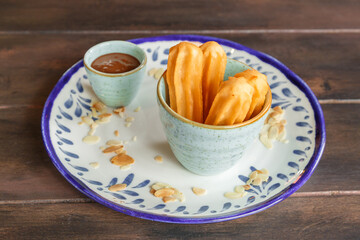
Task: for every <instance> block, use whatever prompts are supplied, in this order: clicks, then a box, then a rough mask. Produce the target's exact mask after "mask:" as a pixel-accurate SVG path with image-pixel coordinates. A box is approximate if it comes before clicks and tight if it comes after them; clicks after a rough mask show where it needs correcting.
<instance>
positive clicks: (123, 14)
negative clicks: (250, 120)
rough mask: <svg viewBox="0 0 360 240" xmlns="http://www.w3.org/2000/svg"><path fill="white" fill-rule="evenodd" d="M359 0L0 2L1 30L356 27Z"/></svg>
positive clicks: (83, 0)
mask: <svg viewBox="0 0 360 240" xmlns="http://www.w3.org/2000/svg"><path fill="white" fill-rule="evenodd" d="M359 8H360V3H359V1H356V0H344V1H337V0H329V1H323V0H306V1H291V2H284V1H281V0H272V1H251V0H245V1H237V0H228V1H209V0H199V1H189V0H187V1H143V0H132V1H126V0H122V1H118V0H109V1H106V2H104V1H99V0H97V1H87V0H78V1H57V0H49V1H41V0H34V1H31V2H30V1H21V0H15V1H14V0H4V1H2V2H1V8H0V31H1V30H8V31H9V30H10V31H11V30H66V31H68V30H159V29H170V30H171V29H172V30H204V29H215V30H217V29H255V28H257V29H282V28H287V29H304V28H305V29H309V28H311V29H321V28H325V29H327V28H359V26H360V18H359V17H358V9H359Z"/></svg>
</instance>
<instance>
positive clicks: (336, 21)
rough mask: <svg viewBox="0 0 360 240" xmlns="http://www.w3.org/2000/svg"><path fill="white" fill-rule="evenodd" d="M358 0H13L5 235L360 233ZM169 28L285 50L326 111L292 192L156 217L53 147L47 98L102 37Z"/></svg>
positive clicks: (0, 38)
mask: <svg viewBox="0 0 360 240" xmlns="http://www.w3.org/2000/svg"><path fill="white" fill-rule="evenodd" d="M359 10H360V1H357V0H343V1H335V0H329V1H322V0H311V1H310V0H304V1H287V3H285V1H279V0H272V1H254V0H251V1H250V0H249V1H238V0H231V1H209V0H208V1H202V0H201V1H196V0H193V1H176V2H175V1H146V0H133V1H115V0H109V1H100V0H94V1H89V0H78V1H68V0H63V1H55V0H47V1H41V0H33V1H21V0H13V1H12V0H3V1H1V7H0V139H1V141H0V143H1V144H0V157H1V163H0V176H1V181H0V239H22V238H31V239H53V238H58V239H79V238H83V239H100V238H104V239H112V238H124V239H129V238H139V239H148V238H157V239H160V238H217V239H234V238H239V239H244V238H246V239H359V238H360V227H359V226H360V162H359V160H360V150H359V149H360V120H359V119H360V91H359V90H360V81H359V75H360V15H359ZM166 34H203V35H210V36H216V37H220V38H226V39H229V40H233V41H235V42H239V43H241V44H243V45H246V46H248V47H251V48H254V49H256V50H260V51H263V52H265V53H268V54H270V55H272V56H274V57H275V58H277V59H279V60H280V61H281V62H283V63H284V64H285V65H287V66H288V67H289V68H290V69H292V70H293V71H294V72H295V73H297V74H298V75H299V76H300V77H302V78H303V79H304V80H305V81H306V83H307V84H308V85H309V86H310V87H311V89H312V90H313V91H314V93H315V94H316V96H317V97H318V99H319V101H320V103H321V106H322V108H323V111H324V115H325V120H326V129H327V143H326V148H325V153H324V155H323V157H322V159H321V161H320V164H319V166H318V167H317V169H316V171H315V173H314V174H313V176H312V177H311V178H310V180H309V181H308V182H307V183H306V184H305V185H304V186H303V187H302V188H301V189H300V190H299V191H297V192H296V193H295V194H293V195H292V196H291V197H290V198H288V199H286V200H285V201H283V202H281V203H280V204H278V205H276V206H274V207H272V208H270V209H268V210H265V211H263V212H260V213H258V214H255V215H251V216H249V217H245V218H241V219H237V220H233V221H228V222H222V223H214V224H204V225H177V224H166V223H159V222H151V221H147V220H142V219H138V218H134V217H130V216H127V215H125V214H121V213H118V212H115V211H113V210H111V209H108V208H106V207H104V206H102V205H100V204H98V203H95V202H93V201H92V200H91V199H89V198H87V197H85V196H84V195H82V194H81V193H80V192H78V191H77V190H76V189H75V188H74V187H72V186H71V185H70V184H69V183H68V182H67V181H66V180H65V179H64V178H63V177H62V176H61V174H60V173H59V172H58V171H57V170H56V169H55V167H54V166H53V165H52V163H51V160H50V158H49V157H48V156H47V153H46V151H45V148H44V146H43V142H42V137H41V133H40V117H41V112H42V108H43V104H44V102H45V100H46V98H47V96H48V95H49V93H50V91H51V89H52V88H53V87H54V85H55V84H56V82H57V81H58V79H59V78H60V76H61V75H62V73H63V72H64V71H66V70H67V69H68V68H69V67H70V66H71V65H73V64H74V63H75V62H76V61H78V60H79V59H81V58H82V57H83V54H84V53H85V51H86V50H87V49H88V48H89V47H91V46H92V45H94V44H96V43H98V42H102V41H106V40H112V39H124V40H126V39H131V38H139V37H147V36H155V35H166Z"/></svg>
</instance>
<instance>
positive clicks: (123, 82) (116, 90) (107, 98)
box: [84, 41, 146, 107]
mask: <svg viewBox="0 0 360 240" xmlns="http://www.w3.org/2000/svg"><path fill="white" fill-rule="evenodd" d="M109 53H126V54H129V55H132V56H134V57H135V58H137V60H139V62H140V65H139V66H138V67H137V68H135V69H133V70H131V71H128V72H124V73H103V72H100V71H97V70H96V69H94V68H92V67H91V64H92V62H93V61H94V60H95V59H96V58H98V57H100V56H102V55H105V54H109ZM84 65H85V70H86V73H87V76H88V78H89V80H90V84H91V86H92V88H93V90H94V92H95V94H96V96H97V97H98V98H99V99H100V100H101V101H102V102H103V103H105V104H106V105H108V106H109V107H120V106H127V105H129V104H130V102H131V101H132V100H133V99H134V98H135V96H136V94H137V92H138V91H139V88H140V85H141V83H142V80H143V79H144V77H145V72H146V53H145V52H144V51H143V50H142V49H141V48H140V47H138V46H137V45H135V44H133V43H131V42H126V41H108V42H102V43H99V44H97V45H95V46H93V47H91V48H90V49H89V50H88V51H87V52H86V53H85V56H84Z"/></svg>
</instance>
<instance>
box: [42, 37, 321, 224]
mask: <svg viewBox="0 0 360 240" xmlns="http://www.w3.org/2000/svg"><path fill="white" fill-rule="evenodd" d="M184 40H187V41H193V42H206V41H217V42H219V43H220V44H221V45H222V46H223V47H224V50H225V51H226V52H227V55H228V57H229V58H234V59H237V60H239V61H243V62H245V63H246V64H248V65H250V66H251V67H253V68H255V69H257V70H258V71H260V72H262V73H264V74H266V75H267V77H268V82H269V84H270V86H271V89H272V93H273V106H277V105H279V106H281V107H282V108H284V109H285V110H286V113H285V119H286V120H287V122H288V123H287V125H286V131H287V138H288V140H289V143H288V144H283V143H280V142H275V144H274V148H273V149H271V150H269V149H266V148H265V147H264V146H263V145H262V144H261V143H260V141H259V140H256V141H255V142H254V143H253V145H252V146H251V148H250V149H249V150H248V151H247V154H246V155H245V156H244V157H243V159H242V161H240V162H239V163H238V164H237V165H236V166H235V167H233V168H231V169H230V170H228V171H226V172H224V173H222V174H220V175H217V176H198V175H195V174H193V173H191V172H189V171H187V170H186V169H185V168H183V167H182V165H181V164H180V163H178V161H177V160H176V158H175V157H174V155H173V154H172V152H171V150H170V147H169V145H168V143H167V141H166V138H165V135H164V132H163V129H162V126H161V123H160V119H159V116H158V107H157V103H156V84H157V81H156V80H155V79H154V78H153V77H149V76H148V77H146V79H144V82H143V84H142V86H141V89H140V92H139V94H138V95H137V97H136V99H135V100H134V101H133V102H132V103H131V105H130V106H128V107H127V110H126V114H127V115H128V116H132V117H134V118H135V121H134V122H133V124H132V125H131V127H129V128H127V127H125V121H124V119H122V118H120V117H118V116H113V117H112V119H111V121H110V123H107V124H104V125H100V126H99V127H98V129H97V131H96V133H95V135H97V136H100V137H101V141H100V142H99V143H98V144H96V145H87V144H85V143H83V142H82V138H83V137H84V136H85V135H86V134H87V132H88V130H89V128H88V126H86V125H81V126H79V125H78V122H79V121H80V116H84V115H86V114H87V113H90V111H89V103H90V99H93V98H96V97H95V94H94V92H93V90H92V89H91V86H90V84H89V81H88V79H87V77H86V73H85V70H84V67H83V62H82V61H80V62H78V63H76V64H75V65H74V66H72V67H71V68H70V69H69V70H68V71H67V72H66V73H65V74H64V75H63V76H62V78H61V79H60V80H59V82H58V83H57V85H56V86H55V88H54V89H53V91H52V93H51V94H50V96H49V98H48V100H47V102H46V104H45V107H44V112H43V118H42V133H43V138H44V142H45V146H46V148H47V151H48V153H49V156H50V157H51V159H52V161H53V163H54V165H55V166H56V167H57V169H58V170H59V171H60V172H61V173H62V174H63V175H64V177H65V178H66V179H67V180H68V181H69V182H70V183H71V184H73V185H74V186H75V187H76V188H77V189H79V190H80V191H81V192H83V193H84V194H86V195H87V196H89V197H90V198H92V199H94V200H95V201H97V202H99V203H101V204H103V205H105V206H108V207H110V208H112V209H115V210H117V211H120V212H123V213H125V214H129V215H132V216H136V217H140V218H145V219H150V220H156V221H163V222H175V223H207V222H218V221H225V220H230V219H234V218H238V217H243V216H247V215H249V214H253V213H256V212H258V211H261V210H264V209H266V208H268V207H270V206H272V205H274V204H276V203H278V202H280V201H282V200H283V199H285V198H286V197H288V196H289V195H291V194H292V193H293V192H295V191H296V190H297V189H298V188H300V187H301V186H302V185H303V184H304V183H305V182H306V181H307V179H308V178H309V177H310V175H311V174H312V172H313V171H314V169H315V167H316V165H317V163H318V161H319V159H320V157H321V154H322V152H323V148H324V145H325V125H324V119H323V115H322V110H321V108H320V105H319V104H318V101H317V99H316V97H315V96H314V95H313V93H312V92H311V90H310V89H309V88H308V87H307V85H306V84H305V83H304V82H303V81H302V80H301V79H300V78H299V77H298V76H296V75H295V74H294V73H292V72H291V71H290V70H289V69H288V68H286V67H285V66H284V65H283V64H281V63H280V62H278V61H277V60H275V59H273V58H272V57H270V56H268V55H265V54H263V53H260V52H257V51H255V50H252V49H249V48H247V47H244V46H242V45H240V44H238V43H234V42H231V41H228V40H224V39H218V38H212V37H205V36H193V35H172V36H162V37H152V38H143V39H135V40H131V41H132V42H134V43H136V44H139V46H140V47H141V48H143V49H144V50H145V51H146V52H147V54H148V64H147V69H148V70H149V69H152V68H160V67H162V68H164V69H165V68H166V63H167V62H166V60H167V55H168V52H169V48H170V47H171V46H173V45H175V44H177V43H178V42H179V41H184ZM138 106H140V107H141V110H140V111H139V112H134V109H136V108H137V107H138ZM110 110H111V109H110ZM110 110H109V111H110ZM115 130H119V133H120V135H119V136H118V137H116V136H115V135H114V131H115ZM134 136H136V137H137V141H135V142H134V141H132V138H133V137H134ZM110 139H117V140H124V141H129V143H127V144H126V145H125V149H126V150H127V152H128V154H129V155H130V156H132V157H133V158H134V159H135V164H134V165H132V167H131V168H130V169H129V170H127V171H123V170H120V168H119V167H117V166H115V165H113V164H111V163H110V161H109V160H110V156H106V155H104V154H103V153H102V152H101V150H100V149H99V147H100V146H105V142H106V141H107V140H110ZM156 155H161V156H162V157H163V159H164V161H163V163H158V162H156V161H155V160H154V157H155V156H156ZM91 162H98V163H99V164H100V166H99V168H97V169H94V168H92V167H91V166H90V165H89V163H91ZM261 168H266V169H268V170H269V172H270V178H269V181H268V182H265V183H263V184H262V185H261V186H252V187H251V189H250V190H249V191H248V194H247V195H246V196H245V197H243V198H241V199H237V200H230V199H227V198H225V197H224V193H225V192H228V191H233V189H234V187H235V186H237V185H242V184H245V182H246V181H247V176H248V175H249V173H250V172H251V171H252V170H254V169H261ZM156 182H165V183H168V184H170V185H172V186H173V187H175V188H177V189H179V190H180V191H181V192H183V193H184V195H185V197H186V201H185V202H172V203H167V204H164V203H163V202H162V200H161V199H160V198H155V197H154V196H153V195H151V194H150V192H149V190H150V186H151V185H152V184H153V183H156ZM116 183H126V184H127V185H128V187H127V189H126V190H124V191H121V192H117V193H114V192H110V191H108V189H107V188H108V187H109V186H111V185H113V184H116ZM194 186H195V187H201V188H204V189H207V194H206V195H204V196H196V195H194V194H193V193H192V191H191V188H192V187H194Z"/></svg>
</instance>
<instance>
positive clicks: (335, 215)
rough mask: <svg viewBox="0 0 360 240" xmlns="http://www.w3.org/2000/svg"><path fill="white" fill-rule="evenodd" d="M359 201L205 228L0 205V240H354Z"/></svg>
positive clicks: (105, 213)
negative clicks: (104, 239) (59, 239)
mask: <svg viewBox="0 0 360 240" xmlns="http://www.w3.org/2000/svg"><path fill="white" fill-rule="evenodd" d="M359 201H360V196H347V197H312V198H289V199H286V200H285V201H284V202H281V203H279V204H278V205H275V206H273V207H271V208H269V209H267V210H265V211H262V212H260V213H257V214H255V215H251V216H248V217H245V218H241V219H236V220H232V221H229V222H222V223H213V224H203V225H189V224H187V225H177V224H167V223H159V222H152V221H147V220H142V219H138V218H134V217H130V216H127V215H125V214H122V213H119V212H116V211H113V210H111V209H108V208H106V207H104V206H102V205H100V204H96V203H77V204H76V203H64V204H39V205H1V206H0V216H1V217H0V221H1V222H0V223H1V224H0V238H1V239H24V238H26V239H39V238H41V239H58V238H59V237H60V238H62V239H103V238H106V239H119V238H120V239H165V238H166V239H313V240H317V239H321V240H322V239H358V236H359V234H360V230H359V228H358V226H359V225H360V208H359V207H358V203H359ZM340 206H344V207H340ZM345 206H346V207H345ZM335 226H336V227H335Z"/></svg>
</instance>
